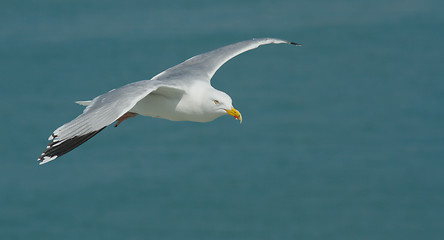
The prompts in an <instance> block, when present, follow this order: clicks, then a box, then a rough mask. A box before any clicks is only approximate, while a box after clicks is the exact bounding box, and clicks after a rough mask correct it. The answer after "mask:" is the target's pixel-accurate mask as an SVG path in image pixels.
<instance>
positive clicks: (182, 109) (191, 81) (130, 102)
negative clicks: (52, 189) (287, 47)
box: [37, 38, 300, 164]
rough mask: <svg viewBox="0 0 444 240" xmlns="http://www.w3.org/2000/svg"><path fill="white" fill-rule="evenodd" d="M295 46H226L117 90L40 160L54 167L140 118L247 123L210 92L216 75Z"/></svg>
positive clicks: (65, 128)
mask: <svg viewBox="0 0 444 240" xmlns="http://www.w3.org/2000/svg"><path fill="white" fill-rule="evenodd" d="M282 43H283V44H291V45H296V46H300V44H298V43H294V42H289V41H285V40H281V39H276V38H260V39H252V40H247V41H242V42H238V43H234V44H231V45H227V46H224V47H221V48H218V49H215V50H213V51H210V52H207V53H203V54H200V55H197V56H194V57H192V58H190V59H188V60H186V61H184V62H182V63H180V64H179V65H176V66H174V67H171V68H169V69H167V70H165V71H163V72H161V73H159V74H157V75H156V76H154V77H153V78H151V79H150V80H142V81H138V82H133V83H130V84H127V85H125V86H123V87H120V88H117V89H113V90H111V91H109V92H107V93H105V94H102V95H100V96H98V97H95V98H94V99H93V100H90V101H78V102H76V103H78V104H80V105H83V106H86V108H85V109H84V111H83V113H82V114H80V115H79V116H78V117H76V118H75V119H74V120H72V121H70V122H68V123H66V124H64V125H62V126H61V127H59V128H57V129H56V130H55V131H54V132H53V133H52V134H51V136H50V137H49V139H48V140H49V141H51V142H50V143H49V144H48V146H47V147H46V150H45V151H44V152H43V153H42V154H41V156H40V157H39V158H38V159H37V160H38V161H39V164H45V163H47V162H50V161H52V160H54V159H56V158H58V157H60V156H62V155H64V154H66V153H68V152H70V151H71V150H73V149H75V148H76V147H78V146H79V145H81V144H82V143H84V142H86V141H87V140H88V139H90V138H92V137H94V136H95V135H96V134H97V133H99V132H100V131H102V130H103V129H104V128H106V127H107V126H108V125H110V124H112V123H113V122H116V124H115V126H116V127H117V126H118V125H119V124H120V123H121V122H122V121H124V120H126V119H128V118H132V117H135V116H137V115H142V116H149V117H156V118H163V119H168V120H171V121H193V122H210V121H213V120H214V119H216V118H218V117H220V116H223V115H226V114H228V115H231V116H233V117H234V118H236V119H238V120H239V121H240V122H242V115H241V113H240V112H239V111H238V110H236V109H235V108H234V107H233V105H232V100H231V97H230V96H229V95H228V94H226V93H224V92H222V91H219V90H217V89H215V88H213V87H212V86H211V83H210V80H211V78H212V77H213V75H214V74H215V73H216V71H217V70H218V69H219V68H220V67H221V66H222V65H223V64H224V63H226V62H227V61H228V60H230V59H231V58H233V57H235V56H237V55H239V54H241V53H243V52H246V51H249V50H252V49H255V48H257V47H259V46H261V45H266V44H282Z"/></svg>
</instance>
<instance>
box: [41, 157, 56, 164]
mask: <svg viewBox="0 0 444 240" xmlns="http://www.w3.org/2000/svg"><path fill="white" fill-rule="evenodd" d="M56 158H57V155H54V156H52V157H48V156H46V157H44V158H43V159H42V161H41V162H40V163H39V165H42V164H45V163H47V162H50V161H52V160H54V159H56Z"/></svg>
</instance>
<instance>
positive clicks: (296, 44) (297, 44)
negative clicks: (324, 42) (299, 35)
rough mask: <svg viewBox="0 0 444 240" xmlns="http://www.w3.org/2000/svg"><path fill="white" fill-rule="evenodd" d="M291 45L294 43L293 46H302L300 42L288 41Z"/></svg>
mask: <svg viewBox="0 0 444 240" xmlns="http://www.w3.org/2000/svg"><path fill="white" fill-rule="evenodd" d="M289 43H290V44H291V45H295V46H302V44H300V43H295V42H289Z"/></svg>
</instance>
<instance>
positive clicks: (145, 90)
mask: <svg viewBox="0 0 444 240" xmlns="http://www.w3.org/2000/svg"><path fill="white" fill-rule="evenodd" d="M159 87H172V88H174V86H172V85H167V84H164V83H159V82H157V81H151V80H144V81H139V82H134V83H130V84H128V85H125V86H123V87H121V88H118V89H113V90H111V91H109V92H107V93H105V94H103V95H100V96H98V97H96V98H94V99H93V100H92V102H91V104H89V106H88V107H86V108H85V110H84V111H83V113H82V114H80V115H79V116H78V117H77V118H75V119H74V120H72V121H71V122H68V123H66V124H64V125H63V126H61V127H59V128H57V129H56V130H55V131H54V132H53V133H52V135H51V136H50V137H49V139H48V140H52V141H51V142H50V143H49V145H48V146H47V148H46V150H45V151H44V152H43V153H42V155H41V156H40V157H39V158H38V161H39V162H40V164H44V163H47V162H49V161H52V160H54V159H56V158H57V157H60V156H62V155H63V154H65V153H67V152H69V151H71V150H73V149H74V148H76V147H78V146H79V145H80V144H82V143H84V142H85V141H87V140H88V139H90V138H92V137H93V136H94V135H96V134H97V133H99V132H100V131H101V130H103V129H104V128H105V127H106V126H108V125H110V124H111V123H113V122H114V121H116V120H117V119H118V118H119V117H121V116H122V115H123V114H125V113H126V112H128V111H129V110H130V109H131V108H132V107H134V105H136V103H137V102H138V101H140V100H141V99H142V98H144V97H145V96H147V95H148V94H150V93H151V92H153V91H155V90H156V89H157V88H159Z"/></svg>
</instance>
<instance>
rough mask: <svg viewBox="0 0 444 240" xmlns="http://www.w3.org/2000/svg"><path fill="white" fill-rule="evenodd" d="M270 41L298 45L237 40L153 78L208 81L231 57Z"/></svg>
mask: <svg viewBox="0 0 444 240" xmlns="http://www.w3.org/2000/svg"><path fill="white" fill-rule="evenodd" d="M272 43H273V44H281V43H286V44H292V45H296V46H299V45H300V44H297V43H294V42H289V41H286V40H281V39H276V38H259V39H252V40H247V41H243V42H238V43H234V44H231V45H228V46H225V47H221V48H218V49H215V50H213V51H210V52H207V53H203V54H200V55H197V56H194V57H192V58H190V59H188V60H186V61H185V62H183V63H181V64H179V65H176V66H174V67H172V68H169V69H167V70H165V71H163V72H161V73H159V74H158V75H156V76H155V77H154V78H153V79H156V80H159V81H175V80H179V79H180V80H181V81H183V80H187V79H188V80H191V81H196V80H202V81H208V82H210V80H211V78H212V77H213V75H214V74H215V73H216V71H217V70H218V69H219V68H220V67H221V66H222V65H223V64H224V63H226V62H227V61H228V60H230V59H231V58H233V57H235V56H237V55H239V54H241V53H243V52H246V51H249V50H252V49H255V48H257V47H259V46H261V45H266V44H272Z"/></svg>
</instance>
